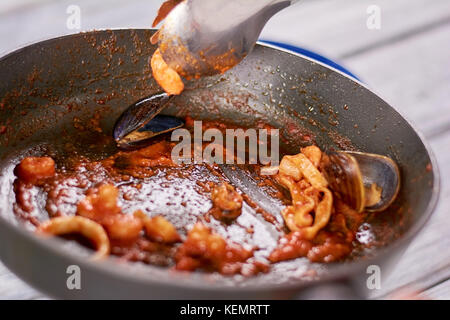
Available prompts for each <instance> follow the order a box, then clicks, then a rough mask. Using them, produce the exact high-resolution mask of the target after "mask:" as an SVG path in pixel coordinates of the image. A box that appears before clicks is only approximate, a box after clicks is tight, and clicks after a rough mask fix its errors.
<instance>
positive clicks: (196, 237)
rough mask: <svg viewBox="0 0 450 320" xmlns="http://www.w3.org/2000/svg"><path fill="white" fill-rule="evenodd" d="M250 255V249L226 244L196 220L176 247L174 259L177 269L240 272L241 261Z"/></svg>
mask: <svg viewBox="0 0 450 320" xmlns="http://www.w3.org/2000/svg"><path fill="white" fill-rule="evenodd" d="M252 256H253V253H252V251H249V250H246V249H244V248H243V247H242V246H240V245H238V244H234V243H230V244H228V243H227V242H226V241H225V239H224V238H222V237H221V236H220V235H218V234H216V233H214V232H212V231H211V229H209V228H208V227H206V226H205V225H203V224H202V223H200V222H198V223H197V224H195V226H194V227H193V228H192V229H191V230H190V231H189V233H188V235H187V239H186V240H185V241H184V243H183V244H182V245H181V246H180V247H179V248H178V251H177V253H176V255H175V261H176V263H177V264H176V269H177V270H183V271H193V270H196V269H206V270H215V271H219V272H221V273H223V274H235V273H238V272H241V268H242V265H243V263H245V262H246V260H247V259H249V258H250V257H252Z"/></svg>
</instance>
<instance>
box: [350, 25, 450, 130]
mask: <svg viewBox="0 0 450 320" xmlns="http://www.w3.org/2000/svg"><path fill="white" fill-rule="evenodd" d="M449 53H450V23H449V24H447V25H445V26H442V27H441V28H439V29H435V30H432V31H429V32H426V33H423V34H420V35H418V36H417V37H415V38H413V39H408V40H406V41H402V42H398V43H395V44H392V45H390V46H388V47H383V48H380V49H377V50H372V51H370V52H368V53H366V54H363V55H359V56H355V57H351V58H348V59H345V60H343V62H344V64H345V65H346V66H348V67H349V68H350V69H351V70H352V71H354V72H355V73H356V74H357V75H359V76H360V77H361V79H363V81H365V82H366V83H367V84H368V85H369V86H370V87H372V88H374V89H375V90H376V91H377V92H379V93H380V95H381V96H382V97H383V98H384V99H386V100H387V101H388V102H390V103H391V104H392V105H393V106H395V107H396V108H398V109H399V110H400V111H401V112H402V113H403V114H404V115H405V116H406V117H407V118H409V119H410V120H412V121H413V122H414V123H415V124H416V125H417V126H418V128H419V129H420V130H422V131H423V132H424V133H425V134H426V135H427V136H429V137H431V136H435V135H437V134H439V133H440V132H441V131H446V130H448V129H450V90H449V88H450V72H449V70H450V54H449Z"/></svg>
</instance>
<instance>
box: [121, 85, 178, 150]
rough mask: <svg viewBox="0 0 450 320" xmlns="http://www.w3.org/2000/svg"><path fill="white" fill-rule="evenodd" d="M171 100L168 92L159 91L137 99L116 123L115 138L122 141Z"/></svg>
mask: <svg viewBox="0 0 450 320" xmlns="http://www.w3.org/2000/svg"><path fill="white" fill-rule="evenodd" d="M170 100H171V96H169V95H168V94H167V93H157V94H153V95H151V96H149V97H146V98H143V99H141V100H138V101H136V102H135V103H133V104H132V105H131V106H129V107H128V108H127V109H126V110H125V111H124V112H123V113H122V115H121V116H120V117H119V119H118V120H117V121H116V124H115V125H114V129H113V138H114V140H115V141H116V142H117V143H118V144H120V141H121V140H122V139H123V138H124V137H126V136H127V135H129V134H130V133H131V132H133V131H136V130H137V129H139V128H141V127H143V126H144V125H145V124H146V123H148V122H149V121H150V120H152V119H153V118H154V117H155V116H156V115H157V114H159V113H160V112H161V110H162V109H164V108H165V107H166V105H167V104H168V102H169V101H170Z"/></svg>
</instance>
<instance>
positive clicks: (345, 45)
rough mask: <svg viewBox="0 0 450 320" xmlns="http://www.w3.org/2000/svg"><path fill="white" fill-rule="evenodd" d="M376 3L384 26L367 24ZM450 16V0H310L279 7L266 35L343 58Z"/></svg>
mask: <svg viewBox="0 0 450 320" xmlns="http://www.w3.org/2000/svg"><path fill="white" fill-rule="evenodd" d="M370 5H377V6H379V8H380V9H381V29H380V30H369V29H368V28H367V25H366V21H367V18H368V14H367V12H366V10H367V8H368V7H369V6H370ZM449 18H450V12H449V10H448V1H447V0H433V1H427V0H395V1H392V0H358V1H354V0H339V1H335V0H321V1H316V0H310V1H301V2H300V3H298V4H296V5H295V6H293V7H291V8H287V9H285V10H283V11H281V12H280V13H278V14H277V15H276V16H274V17H273V18H272V19H271V20H270V21H269V23H268V24H267V25H266V27H265V29H264V30H263V33H262V35H261V36H262V38H265V39H269V40H270V39H272V40H277V41H284V42H288V43H291V44H295V45H299V46H303V47H306V48H309V49H313V50H315V51H318V52H319V53H322V54H324V55H326V56H328V57H330V58H334V59H338V58H340V57H343V56H346V55H348V54H350V53H352V52H357V51H358V50H360V49H361V48H372V47H374V46H376V45H377V44H378V43H380V44H386V42H389V39H396V38H397V37H398V36H399V35H404V36H406V35H407V34H408V32H413V33H418V32H420V30H421V29H424V28H428V27H429V26H430V25H431V26H433V25H436V22H438V21H442V22H445V21H446V20H447V19H449Z"/></svg>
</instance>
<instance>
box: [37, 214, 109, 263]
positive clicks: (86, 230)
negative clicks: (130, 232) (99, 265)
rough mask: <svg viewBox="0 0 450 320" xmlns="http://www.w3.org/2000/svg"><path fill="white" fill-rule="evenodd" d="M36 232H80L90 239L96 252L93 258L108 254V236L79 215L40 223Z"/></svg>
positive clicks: (99, 226)
mask: <svg viewBox="0 0 450 320" xmlns="http://www.w3.org/2000/svg"><path fill="white" fill-rule="evenodd" d="M37 232H38V233H39V234H43V235H53V236H60V235H67V234H74V233H77V234H81V235H82V236H84V237H86V238H87V239H88V240H90V241H91V242H92V243H93V244H94V245H95V247H96V249H97V252H96V253H95V254H94V255H93V256H92V259H93V260H99V259H104V258H105V257H107V256H108V255H109V250H110V245H109V239H108V236H107V234H106V232H105V230H104V229H103V227H102V226H101V225H100V224H98V223H97V222H95V221H92V220H90V219H87V218H83V217H80V216H70V217H69V216H67V217H57V218H53V219H50V220H49V221H47V222H45V223H43V224H41V225H40V226H39V227H38V229H37Z"/></svg>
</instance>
